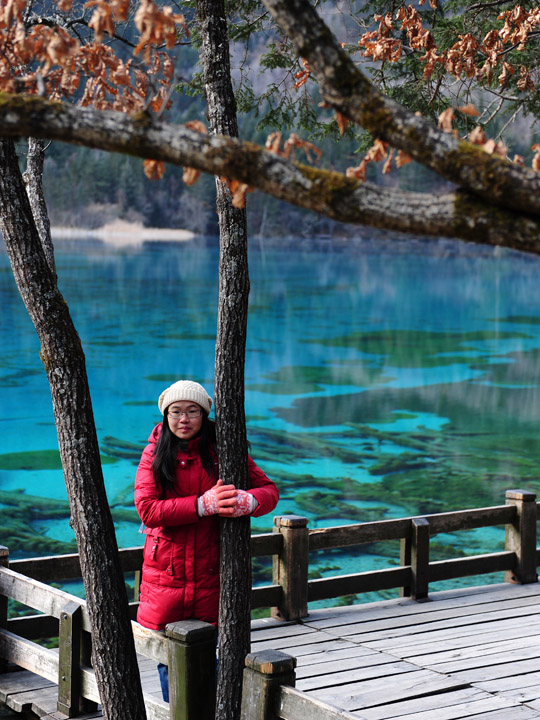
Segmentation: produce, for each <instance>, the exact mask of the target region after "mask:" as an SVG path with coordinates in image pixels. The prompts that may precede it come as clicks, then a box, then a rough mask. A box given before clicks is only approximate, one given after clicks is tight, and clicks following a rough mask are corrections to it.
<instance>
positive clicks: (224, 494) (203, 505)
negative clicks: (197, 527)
mask: <svg viewBox="0 0 540 720" xmlns="http://www.w3.org/2000/svg"><path fill="white" fill-rule="evenodd" d="M257 507H258V503H257V500H256V499H255V498H254V497H253V495H251V493H248V492H246V491H245V490H237V489H236V488H235V486H234V485H224V484H223V480H221V479H219V480H218V481H217V483H216V484H215V485H214V487H213V488H210V490H207V491H206V492H205V493H204V495H201V497H200V498H199V499H198V501H197V512H198V513H199V515H200V516H201V517H204V516H206V515H219V516H220V517H241V516H242V515H251V513H252V512H253V511H254V510H256V509H257Z"/></svg>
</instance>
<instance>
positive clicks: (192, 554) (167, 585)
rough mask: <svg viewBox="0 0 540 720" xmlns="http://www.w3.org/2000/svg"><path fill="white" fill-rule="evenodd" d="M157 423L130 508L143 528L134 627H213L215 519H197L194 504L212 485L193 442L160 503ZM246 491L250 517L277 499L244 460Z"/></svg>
mask: <svg viewBox="0 0 540 720" xmlns="http://www.w3.org/2000/svg"><path fill="white" fill-rule="evenodd" d="M160 431H161V423H160V424H159V425H157V426H156V427H155V428H154V430H153V432H152V434H151V435H150V437H149V439H148V440H149V442H150V444H149V445H147V446H146V448H145V449H144V451H143V454H142V458H141V462H140V463H139V467H138V469H137V475H136V477H135V505H136V507H137V512H138V513H139V515H140V517H141V520H142V521H143V523H144V524H145V525H146V530H145V533H146V541H145V544H144V552H143V571H142V582H141V590H140V603H139V609H138V612H137V621H138V622H139V623H140V624H141V625H144V626H145V627H147V628H151V629H152V630H162V629H163V628H164V627H165V625H167V623H170V622H176V621H177V620H185V619H187V618H196V619H197V620H204V621H205V622H210V623H214V624H215V623H216V622H217V618H218V606H219V517H218V516H217V515H212V516H209V517H202V518H201V517H199V515H198V514H197V498H198V497H200V496H201V495H202V494H203V493H204V492H206V491H207V490H209V489H210V488H211V487H213V486H214V485H215V484H216V480H217V477H216V478H211V477H210V476H209V475H208V473H207V472H206V470H205V469H204V467H203V466H202V462H201V458H200V455H199V451H198V448H199V438H194V439H193V440H190V442H189V445H188V450H187V452H184V451H182V450H179V452H178V463H177V471H176V477H177V482H176V484H175V486H174V487H173V488H171V489H170V490H167V493H166V494H165V496H164V497H161V492H160V489H159V488H158V487H157V485H156V482H155V480H154V473H153V471H152V462H153V459H154V450H155V446H156V442H157V439H158V437H159V433H160ZM249 477H250V480H251V489H250V490H249V492H250V493H251V494H252V495H254V496H255V498H256V500H257V501H258V503H259V507H258V508H257V509H256V510H255V512H254V513H253V515H254V516H259V515H264V514H266V513H269V512H271V511H272V510H273V509H274V508H275V506H276V504H277V501H278V498H279V494H278V490H277V488H276V486H275V484H274V483H273V482H272V481H271V480H269V479H268V478H267V477H266V475H265V474H264V473H263V471H262V470H260V469H259V468H258V467H257V466H256V465H255V463H254V462H253V460H252V459H251V458H249Z"/></svg>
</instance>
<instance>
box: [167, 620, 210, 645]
mask: <svg viewBox="0 0 540 720" xmlns="http://www.w3.org/2000/svg"><path fill="white" fill-rule="evenodd" d="M165 635H166V636H167V637H168V638H171V639H172V640H179V641H180V642H183V643H186V645H193V644H194V643H200V642H205V641H206V640H213V639H214V638H215V635H216V628H215V626H214V625H211V624H210V623H207V622H203V621H202V620H179V621H178V622H174V623H169V624H168V625H167V626H166V627H165Z"/></svg>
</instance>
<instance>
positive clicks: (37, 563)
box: [9, 546, 143, 582]
mask: <svg viewBox="0 0 540 720" xmlns="http://www.w3.org/2000/svg"><path fill="white" fill-rule="evenodd" d="M142 551H143V549H142V546H141V547H131V548H121V549H120V550H119V551H118V558H119V560H120V566H121V568H122V570H123V572H134V571H135V570H139V569H140V568H141V565H142ZM9 566H10V568H11V569H12V570H14V571H15V572H18V573H20V574H21V575H26V576H28V577H30V578H33V579H34V580H47V581H49V582H51V580H69V579H72V578H80V577H81V564H80V561H79V555H78V553H69V554H66V555H47V556H44V557H39V558H24V559H21V560H13V561H12V562H10V564H9Z"/></svg>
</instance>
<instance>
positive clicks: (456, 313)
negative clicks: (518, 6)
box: [0, 241, 540, 576]
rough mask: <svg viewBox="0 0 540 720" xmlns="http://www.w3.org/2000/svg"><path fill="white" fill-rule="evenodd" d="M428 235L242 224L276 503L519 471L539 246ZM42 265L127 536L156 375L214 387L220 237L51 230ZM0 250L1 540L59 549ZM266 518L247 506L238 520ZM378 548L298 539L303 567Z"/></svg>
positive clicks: (484, 541) (354, 514)
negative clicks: (127, 243) (420, 239)
mask: <svg viewBox="0 0 540 720" xmlns="http://www.w3.org/2000/svg"><path fill="white" fill-rule="evenodd" d="M430 247H431V246H424V245H422V244H421V243H420V244H419V243H414V244H412V245H410V244H407V243H404V242H398V241H396V244H395V246H392V247H391V248H389V247H388V246H386V247H385V248H382V249H380V250H378V249H376V246H375V245H373V244H371V243H351V245H350V246H348V247H345V248H344V247H341V248H340V249H339V250H335V249H334V250H332V249H331V248H329V249H327V250H326V251H321V250H312V251H310V250H294V249H290V248H287V249H278V248H275V247H272V248H265V247H264V246H262V245H259V246H257V243H254V247H253V249H252V250H251V252H250V270H251V286H252V290H251V296H250V316H249V327H248V348H247V358H246V414H247V420H248V435H249V439H250V441H251V443H252V456H253V458H254V459H255V461H256V462H257V463H258V464H260V465H261V467H262V468H263V469H264V470H265V471H266V472H267V474H268V475H270V476H271V477H272V478H274V479H275V480H276V481H277V482H278V484H279V486H280V490H281V496H282V500H281V501H280V504H279V506H278V508H277V512H278V513H279V514H286V513H296V514H300V515H307V516H308V517H309V519H310V526H312V527H314V526H326V525H339V524H345V523H351V522H360V521H366V520H374V519H379V518H390V517H399V516H405V515H412V514H422V513H428V512H438V511H442V510H450V509H457V508H466V507H475V506H476V507H479V506H482V505H491V504H502V503H504V491H505V489H507V488H509V487H523V488H526V489H530V490H536V489H537V486H538V485H539V482H538V476H539V472H538V467H539V459H540V458H539V456H540V444H539V430H540V427H539V425H540V395H539V380H540V283H539V281H538V280H539V277H540V259H537V258H535V257H532V256H527V255H520V254H517V253H510V252H506V251H502V252H501V251H500V250H499V251H497V250H489V249H484V248H481V249H475V248H474V247H472V246H467V248H466V250H465V246H464V245H462V244H458V243H455V244H453V243H445V246H444V247H445V252H444V257H441V256H440V253H437V254H434V253H433V252H429V251H428V248H430ZM57 265H58V276H59V285H60V289H61V291H62V293H63V294H64V296H65V298H66V300H67V302H68V304H69V306H70V309H71V313H72V316H73V319H74V322H75V325H76V327H77V329H78V331H79V334H80V336H81V339H82V342H83V347H84V350H85V353H86V358H87V366H88V375H89V380H90V386H91V391H92V399H93V404H94V413H95V418H96V425H97V428H98V434H99V439H100V443H101V449H102V454H103V461H104V465H103V469H104V475H105V481H106V486H107V492H108V496H109V500H110V503H111V507H112V511H113V517H114V519H115V524H116V528H117V535H118V542H119V544H120V545H121V546H124V547H126V546H130V545H139V544H141V536H140V535H138V533H137V528H138V525H139V522H138V520H137V517H136V513H135V511H134V509H133V478H134V473H135V468H136V464H137V462H138V459H139V457H140V453H141V450H142V448H143V446H144V444H145V441H146V438H147V436H148V434H149V433H150V431H151V429H152V427H153V425H154V423H156V422H157V421H159V412H158V409H157V398H158V396H159V393H160V392H161V390H162V389H163V388H164V387H166V386H167V385H168V384H170V383H172V382H174V381H175V380H177V379H179V378H193V379H196V380H198V381H199V382H201V383H203V384H204V385H205V386H206V387H207V389H208V390H209V392H212V390H213V364H214V344H215V335H216V305H217V272H218V271H217V267H218V252H217V249H216V248H215V247H213V246H207V245H205V244H204V243H201V242H200V241H199V242H190V243H184V244H163V245H157V244H149V245H143V246H142V247H138V248H123V249H114V248H113V247H110V246H108V245H104V244H101V243H96V242H82V241H81V242H78V243H66V242H64V243H58V246H57ZM0 268H1V271H2V275H1V277H2V282H1V286H0V300H1V303H2V305H1V306H2V324H1V331H0V332H1V341H0V383H1V386H2V413H1V428H2V433H1V436H0V437H1V440H0V442H1V447H0V523H1V526H2V528H3V532H2V538H1V540H0V542H1V543H2V544H4V545H7V546H9V547H10V551H11V554H12V556H13V557H21V556H29V555H33V554H37V555H44V554H51V553H54V552H62V551H66V550H71V549H72V546H71V545H70V544H71V543H73V533H72V531H71V529H70V527H69V525H68V519H69V512H68V507H67V501H66V494H65V487H64V483H63V478H62V473H61V470H60V464H59V459H58V453H57V442H56V433H55V428H54V423H53V417H52V409H51V401H50V394H49V388H48V384H47V380H46V377H45V372H44V370H43V368H42V365H41V362H40V360H39V343H38V340H37V337H36V335H35V332H34V329H33V326H32V325H31V322H30V320H29V318H28V316H27V313H26V310H25V308H24V306H23V304H22V301H21V300H20V298H19V296H18V293H17V290H16V287H15V284H14V281H13V279H12V276H11V271H10V269H9V263H8V260H7V257H6V255H5V253H2V254H0ZM270 524H271V518H261V519H257V520H254V521H253V527H254V531H262V530H267V529H269V527H270ZM503 541H504V533H503V531H502V530H500V529H493V530H478V531H471V532H469V533H466V534H465V533H461V534H455V535H448V536H438V537H437V538H436V539H435V542H434V545H433V554H432V559H441V558H444V557H446V556H448V555H455V554H456V552H457V554H475V553H478V552H484V551H495V550H497V549H500V547H502V543H503ZM391 555H393V557H394V559H393V560H392V559H390V556H391ZM396 557H399V552H398V551H397V548H396V547H395V546H393V545H392V544H385V545H384V546H383V545H381V546H380V547H379V546H377V547H372V548H363V549H362V552H361V553H359V552H357V551H355V552H354V555H353V554H352V553H351V551H350V550H349V549H348V550H347V552H345V551H343V552H341V551H336V552H334V553H332V554H330V555H328V554H327V555H326V556H325V557H324V558H323V557H321V558H318V559H317V558H315V563H316V568H315V570H314V575H315V576H317V575H325V574H334V573H335V572H338V571H339V572H353V571H358V570H365V569H370V568H373V567H384V566H388V564H389V563H392V562H396V560H395V558H396Z"/></svg>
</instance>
